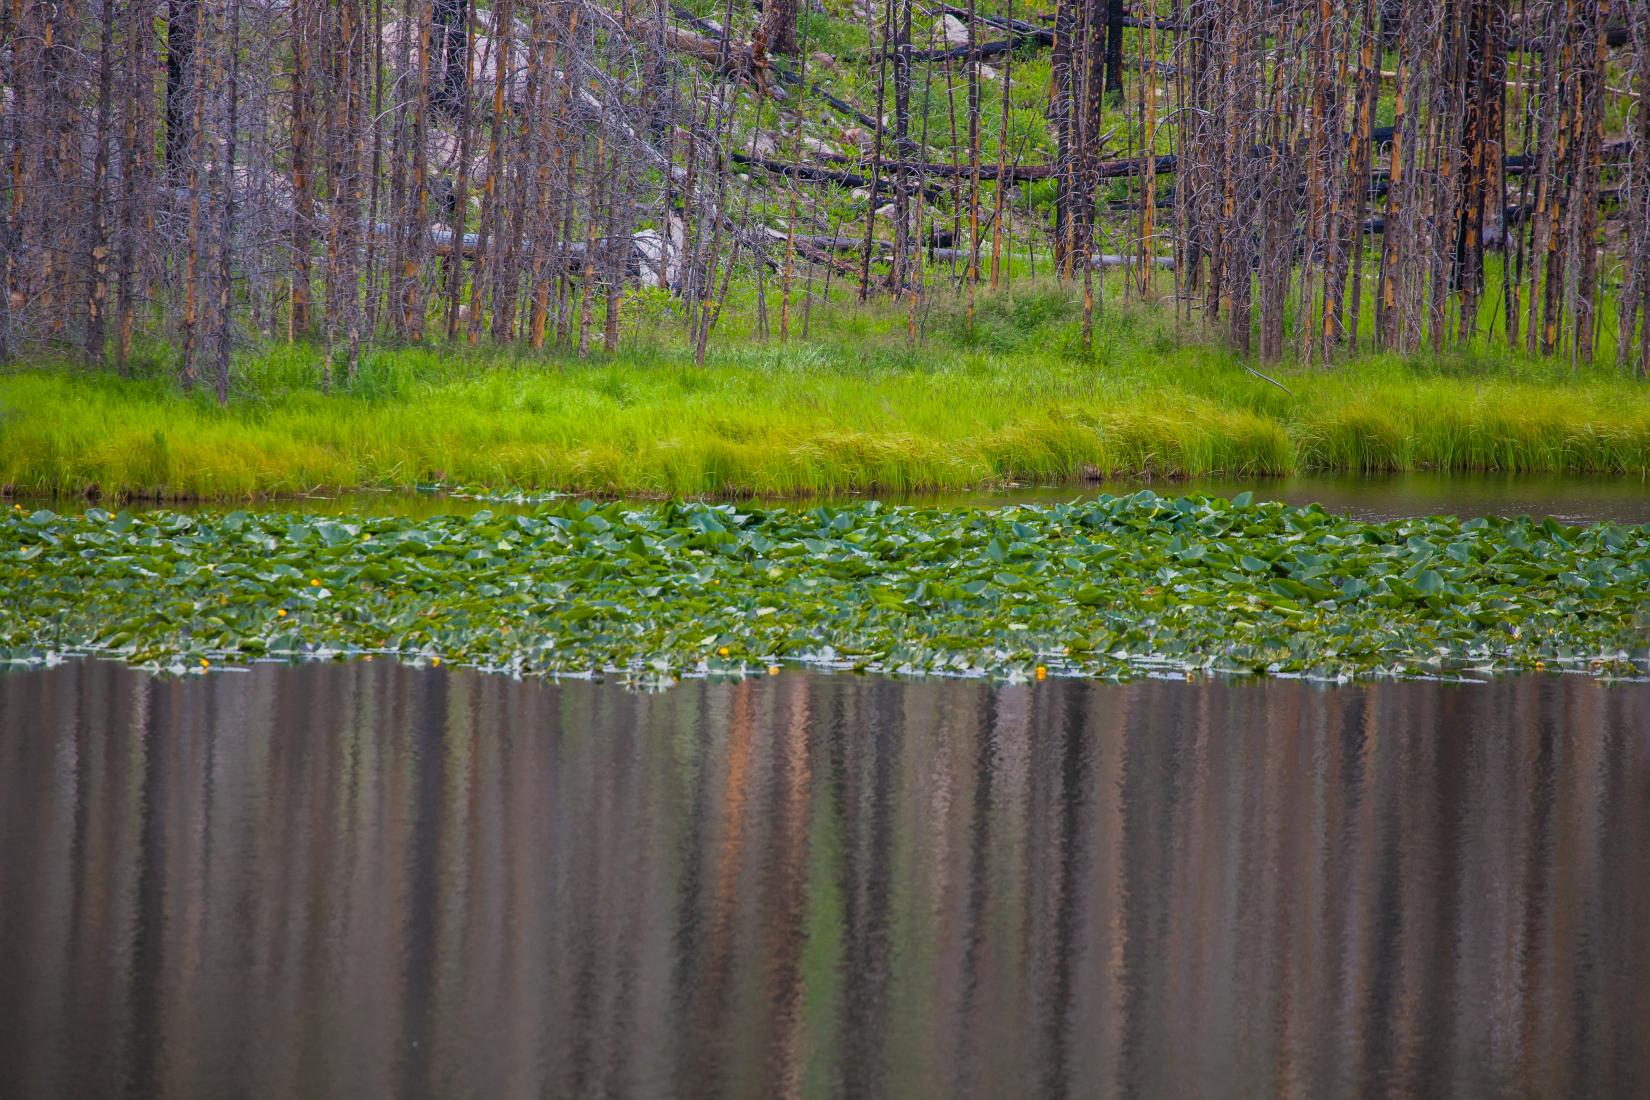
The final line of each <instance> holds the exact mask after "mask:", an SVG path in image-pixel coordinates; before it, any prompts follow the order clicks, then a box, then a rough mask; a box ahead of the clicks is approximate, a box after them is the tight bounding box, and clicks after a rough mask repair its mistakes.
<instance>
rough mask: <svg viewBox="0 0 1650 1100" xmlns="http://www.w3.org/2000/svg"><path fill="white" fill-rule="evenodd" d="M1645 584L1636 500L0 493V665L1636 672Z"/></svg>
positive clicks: (621, 671)
mask: <svg viewBox="0 0 1650 1100" xmlns="http://www.w3.org/2000/svg"><path fill="white" fill-rule="evenodd" d="M1647 581H1650V526H1640V527H1622V526H1614V525H1607V524H1601V525H1596V526H1592V527H1587V528H1575V527H1565V526H1562V525H1560V524H1556V523H1554V522H1552V521H1550V520H1549V521H1546V522H1543V523H1535V522H1533V521H1531V520H1528V519H1519V520H1484V519H1476V520H1470V521H1466V522H1463V521H1460V520H1456V519H1446V518H1434V519H1416V520H1404V521H1400V522H1396V523H1386V524H1368V523H1361V522H1358V521H1355V520H1350V519H1345V518H1340V517H1336V516H1331V515H1329V514H1328V513H1325V512H1324V511H1322V510H1321V509H1318V508H1316V507H1308V508H1291V507H1288V506H1285V505H1281V504H1253V503H1249V502H1248V501H1247V500H1245V499H1241V498H1240V499H1237V500H1234V501H1231V502H1226V501H1221V500H1215V501H1209V500H1200V499H1196V498H1187V497H1183V498H1176V499H1167V498H1162V497H1158V496H1155V495H1153V494H1152V493H1150V492H1141V493H1137V494H1133V495H1131V496H1127V497H1121V498H1117V497H1102V498H1100V499H1098V500H1095V501H1090V502H1087V503H1083V504H1061V505H1055V506H1052V507H1010V508H1003V509H992V510H971V509H917V508H906V507H896V508H888V507H881V506H879V505H877V504H876V503H867V504H859V505H855V506H853V507H849V508H842V509H832V508H811V509H801V508H797V509H788V508H779V509H743V510H741V509H736V508H735V507H734V506H732V505H720V506H710V505H694V504H690V505H686V506H683V505H678V504H674V503H671V504H660V505H650V506H644V507H635V508H627V507H624V506H621V505H619V504H606V505H595V504H593V503H592V502H590V501H579V502H558V503H556V504H553V505H546V506H542V507H540V508H538V509H536V510H535V511H533V512H532V513H529V514H520V515H510V516H495V515H492V514H489V513H486V512H482V513H477V514H476V515H473V516H469V517H461V516H442V517H431V518H427V519H423V520H413V519H406V518H401V517H388V516H380V517H374V518H370V519H365V520H361V521H359V522H340V521H336V520H331V519H325V518H317V517H313V516H301V515H293V514H282V513H278V512H267V513H248V512H232V513H228V514H223V513H216V514H214V513H203V514H198V515H183V514H178V513H167V512H145V513H141V514H137V515H134V514H132V513H129V512H122V513H120V514H118V515H116V514H111V513H110V512H109V511H107V510H104V509H91V510H88V511H86V512H84V513H81V514H78V515H56V514H53V513H52V512H50V511H46V510H38V511H35V512H32V513H31V512H28V511H26V510H24V509H22V508H20V507H16V506H14V507H12V508H7V509H4V510H3V512H0V586H3V587H4V590H5V591H6V592H7V593H8V594H9V598H8V600H7V601H6V604H5V606H4V607H3V608H0V665H3V664H4V663H8V662H12V663H15V662H24V663H30V662H38V661H41V660H45V659H48V658H50V657H52V656H55V655H60V654H64V653H71V654H72V653H88V654H95V655H101V656H109V657H116V658H121V659H125V660H128V661H132V662H135V663H138V664H145V665H151V666H159V667H162V668H170V669H174V670H176V671H200V670H204V669H210V668H213V667H217V666H219V665H221V664H223V663H224V662H226V661H227V662H231V663H233V662H239V661H245V660H249V659H256V658H265V657H278V658H288V659H297V658H322V659H325V658H328V657H333V656H349V655H356V656H367V655H372V654H382V655H386V656H393V657H397V658H400V659H405V660H414V661H437V660H439V661H446V662H451V663H456V664H466V665H473V666H476V667H479V668H485V669H495V670H500V671H508V672H512V673H519V674H538V673H550V674H590V673H595V674H601V675H612V676H618V677H622V678H632V679H640V680H648V681H660V680H663V681H668V680H670V679H671V678H673V677H676V676H680V675H682V674H684V673H694V672H727V673H733V674H741V673H747V672H753V671H754V672H761V671H763V670H764V669H769V668H777V667H778V666H779V665H780V664H782V663H797V664H804V665H816V666H824V667H830V668H859V669H866V670H874V671H884V672H915V673H930V674H932V673H938V674H956V673H986V674H993V675H1008V676H1013V675H1026V676H1037V675H1042V674H1055V675H1060V674H1069V675H1083V676H1108V677H1129V676H1134V675H1139V674H1141V673H1142V672H1147V671H1153V670H1176V671H1181V672H1186V673H1193V674H1196V673H1202V672H1210V673H1221V674H1249V673H1257V672H1259V673H1297V674H1305V675H1312V676H1319V677H1326V678H1343V677H1349V676H1363V675H1372V674H1373V675H1396V676H1405V675H1429V676H1430V675H1449V674H1461V673H1468V672H1469V671H1470V672H1471V673H1481V672H1488V671H1494V670H1501V669H1518V668H1541V667H1544V666H1547V667H1562V668H1570V669H1576V670H1589V671H1592V672H1595V673H1597V674H1600V675H1608V676H1643V675H1645V674H1646V671H1647V666H1646V665H1645V663H1644V662H1645V656H1646V653H1645V643H1646V640H1647V638H1650V620H1646V618H1645V615H1646V609H1645V603H1644V592H1645V586H1646V583H1647ZM1039 670H1041V671H1039Z"/></svg>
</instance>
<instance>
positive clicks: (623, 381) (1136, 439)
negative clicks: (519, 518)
mask: <svg viewBox="0 0 1650 1100" xmlns="http://www.w3.org/2000/svg"><path fill="white" fill-rule="evenodd" d="M993 311H996V312H993ZM1061 316H1062V315H1061V314H1060V313H1059V312H1058V310H1057V309H1054V308H1046V309H1044V308H1041V307H1040V306H1039V302H1038V301H1037V300H1035V299H1033V300H1030V301H1029V302H1027V301H1024V300H1022V301H1019V302H1018V303H1016V302H1013V301H1010V302H1008V303H1006V304H1004V303H1001V302H996V303H994V302H987V303H986V306H985V307H983V308H982V313H981V316H980V318H979V319H978V321H977V327H976V329H975V330H974V331H973V335H972V336H969V335H966V334H960V333H958V332H956V331H952V330H945V329H941V328H939V327H938V326H936V330H935V331H934V332H931V333H930V335H929V337H928V341H927V343H926V344H925V345H924V346H922V347H921V348H918V349H917V350H914V351H913V350H908V349H907V348H906V347H905V345H904V340H903V331H902V324H901V322H900V320H899V319H898V318H888V317H884V316H880V315H877V316H873V317H871V318H869V319H867V318H864V317H860V316H857V315H854V314H852V313H851V312H844V313H843V314H840V315H837V316H835V317H828V318H827V317H822V318H819V319H816V323H815V330H816V332H822V331H830V332H831V333H832V335H831V338H830V340H829V341H828V342H820V341H817V340H816V341H815V342H811V343H792V344H790V345H787V346H779V345H776V344H768V345H766V346H763V345H759V344H755V343H752V342H750V341H749V340H748V339H747V338H746V337H743V336H739V337H738V338H737V339H736V342H735V343H734V345H733V346H730V347H728V348H725V349H722V350H716V351H714V352H713V354H712V356H711V359H710V361H709V362H708V363H707V364H706V365H705V366H703V367H696V366H694V365H693V363H692V361H691V358H690V357H689V356H687V355H686V354H685V353H684V352H683V351H682V350H681V349H680V348H678V347H673V346H670V345H668V344H664V345H659V346H656V347H652V348H651V350H650V349H649V347H648V346H646V345H645V342H642V341H637V343H638V345H639V347H640V350H635V351H631V352H627V353H626V354H624V355H623V356H621V357H619V358H615V359H610V360H605V361H603V360H590V361H579V360H573V361H558V360H554V359H548V358H522V357H517V356H510V355H506V354H504V353H500V352H495V351H477V350H462V349H461V350H456V351H455V350H452V349H446V350H441V349H419V348H407V349H400V350H393V351H384V352H377V353H374V354H372V355H370V356H369V357H368V358H367V359H366V360H365V362H364V364H363V366H362V369H361V372H360V375H359V376H358V378H357V379H356V380H355V381H354V382H353V383H352V384H350V385H349V386H347V387H342V386H340V387H335V388H334V391H333V392H332V393H330V394H323V393H321V392H320V391H319V386H318V366H317V362H318V358H317V355H316V354H315V353H314V351H313V350H312V349H307V348H303V347H296V348H288V347H279V348H274V349H271V350H267V351H264V352H261V353H259V354H257V355H255V356H251V357H249V358H247V359H245V360H243V361H241V362H240V363H238V364H237V374H236V389H235V394H234V398H233V400H232V401H231V402H230V404H229V406H228V408H226V409H219V408H218V407H217V406H216V405H215V404H213V402H212V400H211V398H210V396H209V395H206V394H194V395H185V394H183V393H180V392H179V391H178V389H177V388H176V386H175V384H173V383H172V382H171V381H170V379H168V378H165V377H164V376H163V375H164V372H163V371H157V377H154V378H149V379H144V378H141V377H140V378H137V379H134V380H121V379H117V378H111V377H107V376H103V377H93V376H89V375H85V374H79V373H76V372H74V371H73V370H70V369H67V368H60V369H52V368H47V367H34V368H27V369H25V368H14V369H12V370H11V371H10V372H9V373H3V374H0V486H4V487H6V488H7V490H8V491H10V492H12V493H15V494H17V495H19V496H51V495H79V494H82V493H85V492H87V491H93V492H97V493H101V494H102V496H103V497H105V498H106V499H113V500H118V499H122V498H126V497H142V498H159V499H207V500H239V499H247V498H251V497H258V496H282V495H291V494H297V493H305V492H315V491H322V492H340V491H347V490H351V489H369V488H370V489H382V488H412V487H415V486H419V485H428V484H430V483H434V482H442V483H446V484H450V485H463V486H469V487H475V488H485V489H494V490H522V489H528V490H563V491H569V492H578V493H591V494H598V495H614V496H617V495H625V496H632V497H637V496H657V497H680V496H699V495H728V496H739V495H754V496H763V497H804V496H810V495H826V494H842V493H851V492H886V493H901V492H912V491H945V490H963V489H973V488H979V487H987V486H994V485H1001V484H1004V483H1008V482H1021V483H1024V482H1037V483H1055V482H1071V481H1075V480H1078V479H1081V478H1084V477H1108V478H1120V477H1121V478H1126V477H1133V476H1139V475H1154V476H1180V475H1186V476H1196V475H1204V474H1225V475H1231V476H1256V475H1259V476H1265V475H1284V474H1290V473H1296V472H1302V471H1308V470H1338V471H1370V472H1373V471H1389V470H1419V469H1435V470H1496V471H1532V472H1533V471H1543V472H1561V471H1570V472H1581V473H1590V474H1605V475H1630V476H1634V477H1640V478H1643V477H1646V476H1647V475H1650V387H1646V386H1645V385H1643V384H1639V383H1635V382H1633V381H1631V380H1627V379H1623V378H1620V377H1618V376H1614V375H1611V374H1608V373H1606V372H1604V371H1602V370H1600V371H1597V372H1593V373H1583V374H1580V375H1574V374H1572V373H1571V372H1570V371H1569V369H1568V368H1567V367H1565V366H1563V365H1561V364H1555V363H1552V362H1550V361H1547V362H1543V361H1536V360H1529V361H1524V360H1519V361H1513V362H1508V361H1505V360H1491V359H1482V358H1475V357H1473V356H1471V355H1456V356H1452V357H1446V358H1429V359H1421V360H1405V359H1400V358H1398V357H1394V356H1364V357H1362V358H1357V359H1353V360H1350V361H1348V362H1346V363H1343V364H1338V365H1337V366H1336V367H1335V368H1334V369H1332V370H1320V369H1311V368H1279V370H1278V371H1276V372H1270V371H1269V373H1273V374H1274V377H1275V378H1276V380H1277V381H1278V382H1280V383H1281V384H1282V386H1283V387H1286V388H1287V390H1288V392H1285V391H1284V389H1282V388H1279V386H1276V385H1273V384H1271V383H1269V382H1268V381H1264V380H1262V379H1261V378H1259V377H1257V376H1256V375H1255V374H1254V373H1252V372H1251V371H1249V370H1248V369H1246V368H1245V366H1244V365H1243V364H1242V363H1240V362H1238V361H1236V360H1234V359H1232V358H1231V357H1230V356H1228V355H1226V354H1225V353H1223V352H1220V351H1218V350H1216V349H1214V348H1211V347H1208V346H1203V345H1197V344H1185V343H1181V342H1177V341H1176V340H1175V339H1174V338H1173V337H1172V336H1171V335H1169V334H1167V333H1165V332H1164V331H1163V330H1162V328H1161V325H1162V323H1163V322H1162V320H1161V317H1160V316H1148V317H1147V318H1146V319H1144V320H1142V319H1139V318H1137V317H1134V316H1132V315H1130V314H1128V313H1126V312H1123V311H1114V313H1112V314H1108V315H1107V316H1106V317H1105V318H1104V319H1103V320H1102V324H1101V326H1100V328H1099V330H1098V331H1097V333H1096V337H1095V345H1094V349H1093V350H1092V351H1087V350H1085V351H1082V352H1073V350H1072V341H1073V340H1074V339H1075V336H1074V334H1073V332H1072V330H1071V327H1070V325H1069V323H1067V322H1065V321H1062V320H1060V319H1059V318H1060V317H1061ZM1051 318H1052V319H1051ZM1027 349H1033V350H1027Z"/></svg>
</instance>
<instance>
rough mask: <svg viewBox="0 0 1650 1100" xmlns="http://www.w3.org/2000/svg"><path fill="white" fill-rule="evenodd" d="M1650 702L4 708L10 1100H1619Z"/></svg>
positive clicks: (988, 695) (1582, 691) (370, 674)
mask: <svg viewBox="0 0 1650 1100" xmlns="http://www.w3.org/2000/svg"><path fill="white" fill-rule="evenodd" d="M1647 1088H1650V685H1645V684H1631V685H1617V686H1604V685H1601V684H1599V683H1598V682H1596V681H1593V680H1591V679H1588V678H1584V677H1564V676H1544V677H1526V678H1510V679H1503V680H1498V681H1494V682H1492V683H1489V684H1485V685H1443V684H1437V683H1417V682H1404V683H1374V684H1366V685H1354V686H1347V687H1337V688H1321V687H1313V686H1309V685H1306V684H1303V683H1301V682H1297V681H1284V680H1270V681H1262V682H1254V683H1224V682H1213V683H1200V684H1185V683H1178V682H1173V683H1171V682H1164V681H1145V682H1140V683H1135V684H1130V685H1125V686H1112V685H1103V684H1097V683H1088V682H1081V681H1058V682H1056V681H1049V682H1046V683H1041V684H1033V685H1018V686H1003V685H991V684H987V683H981V682H955V681H950V682H938V681H896V680H889V679H879V678H869V677H855V676H849V675H838V676H815V675H807V674H802V673H786V674H783V675H780V676H777V677H772V678H767V677H763V678H759V679H753V680H746V681H737V682H734V681H722V682H706V681H697V682H689V683H687V684H685V685H683V686H680V687H677V688H675V689H673V690H671V691H668V692H664V693H662V694H657V695H648V694H642V693H637V692H630V691H625V690H623V689H620V688H616V687H612V686H603V685H596V684H590V683H583V682H579V683H563V684H546V683H523V682H517V681H512V680H510V679H507V678H505V677H501V676H488V675H483V674H477V673H468V672H449V671H447V670H428V669H426V670H419V669H412V668H408V667H403V666H398V665H392V664H386V663H383V662H378V663H348V664H337V665H309V666H300V667H286V666H275V665H259V666H254V667H253V668H252V669H251V670H249V671H243V672H226V673H221V674H217V675H213V676H209V677H203V678H190V679H187V680H157V679H154V678H151V677H150V676H148V675H146V674H143V673H140V672H137V671H133V670H131V669H129V668H126V667H124V666H119V665H114V664H109V663H99V662H78V663H70V664H67V665H63V666H60V667H57V668H54V669H49V670H35V671H28V672H20V673H15V674H10V675H6V676H0V1095H4V1096H7V1097H11V1098H17V1097H61V1096H96V1095H113V1094H116V1093H125V1094H128V1095H161V1094H164V1095H167V1096H171V1097H221V1096H231V1095H233V1096H298V1095H303V1096H323V1095H327V1096H351V1097H365V1096H405V1097H423V1096H463V1095H470V1096H479V1097H506V1096H527V1095H533V1096H598V1095H600V1096H638V1097H663V1096H672V1095H680V1096H751V1097H769V1096H781V1095H800V1096H844V1097H872V1096H890V1097H925V1096H932V1097H952V1096H979V1097H1008V1096H1068V1095H1069V1096H1085V1097H1088V1096H1123V1095H1128V1096H1163V1097H1177V1098H1178V1097H1197V1096H1274V1095H1294V1096H1305V1097H1331V1096H1351V1095H1357V1096H1363V1095H1416V1094H1438V1095H1454V1096H1499V1095H1509V1096H1511V1095H1519V1096H1526V1095H1541V1096H1623V1097H1625V1096H1631V1095H1641V1096H1642V1095H1645V1094H1646V1089H1647Z"/></svg>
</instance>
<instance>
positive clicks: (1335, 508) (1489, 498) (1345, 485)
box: [39, 473, 1650, 523]
mask: <svg viewBox="0 0 1650 1100" xmlns="http://www.w3.org/2000/svg"><path fill="white" fill-rule="evenodd" d="M1141 489H1151V490H1153V491H1154V492H1157V493H1159V494H1160V495H1163V496H1185V495H1187V494H1191V493H1197V494H1202V495H1204V496H1220V497H1227V498H1231V497H1234V496H1236V495H1237V494H1239V493H1242V492H1249V493H1253V494H1254V495H1255V499H1256V500H1281V501H1284V502H1286V503H1289V504H1313V503H1316V504H1321V505H1323V506H1324V508H1325V509H1327V510H1328V511H1331V512H1336V513H1339V514H1342V515H1348V516H1352V517H1353V518H1355V519H1362V520H1370V521H1383V520H1391V519H1404V518H1408V517H1410V516H1429V515H1453V516H1461V517H1463V518H1465V517H1470V516H1490V515H1497V516H1521V515H1529V516H1534V517H1536V518H1537V519H1540V518H1543V517H1545V516H1552V517H1553V518H1554V519H1557V520H1560V521H1562V522H1564V523H1603V522H1611V523H1650V482H1646V481H1645V480H1644V479H1643V478H1638V477H1599V476H1591V477H1583V476H1566V475H1562V474H1471V473H1450V474H1438V473H1410V474H1374V475H1356V474H1300V475H1297V476H1294V477H1283V478H1193V479H1191V480H1175V481H1165V480H1162V479H1159V480H1156V481H1138V480H1136V481H1114V482H1100V483H1083V484H1074V485H1020V486H1015V487H1013V488H1008V489H991V490H980V491H977V492H971V493H942V494H934V493H922V494H903V495H902V494H889V493H872V494H867V495H861V496H844V497H836V498H826V500H825V503H836V504H852V503H855V502H858V501H864V500H869V499H877V500H882V501H886V502H888V503H890V504H917V505H923V506H927V507H943V508H958V507H962V508H1000V507H1002V506H1003V505H1005V504H1058V503H1060V502H1062V501H1069V500H1082V499H1086V498H1090V497H1095V496H1098V495H1100V494H1101V493H1111V494H1113V495H1121V494H1124V493H1134V492H1138V491H1139V490H1141ZM39 503H40V504H42V505H44V506H47V507H50V508H53V509H55V510H57V511H75V510H78V509H83V508H86V507H88V506H89V505H88V502H86V501H84V500H80V499H78V498H68V499H62V500H54V501H42V502H39ZM763 503H767V504H773V505H785V506H789V507H808V506H810V505H811V504H813V503H818V502H817V501H812V500H773V501H765V502H763ZM98 506H99V507H106V508H110V509H114V508H117V507H119V505H115V504H111V503H108V502H103V503H100V504H99V505H98ZM246 506H247V507H256V508H261V509H265V510H276V511H294V512H311V513H317V514H323V515H344V516H361V515H398V516H407V517H410V518H413V519H423V518H427V517H429V516H438V515H449V514H459V515H467V514H469V513H471V512H476V511H479V510H481V509H483V508H486V509H488V510H490V511H494V512H508V511H516V510H525V509H527V508H530V507H533V505H532V504H523V503H518V504H511V503H508V502H500V501H481V500H475V499H472V498H469V497H463V496H448V495H444V494H440V493H348V494H344V495H342V496H307V497H293V498H281V499H277V500H265V501H258V502H254V503H252V504H249V505H246ZM126 507H128V508H132V509H134V510H142V509H146V508H156V507H163V508H171V509H181V510H184V511H194V510H207V511H224V510H227V509H230V508H233V507H234V505H233V504H212V505H190V504H181V505H180V504H162V505H157V504H152V503H149V504H146V503H143V502H134V503H132V504H128V505H126Z"/></svg>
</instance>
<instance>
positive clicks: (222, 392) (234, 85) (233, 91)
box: [215, 0, 241, 405]
mask: <svg viewBox="0 0 1650 1100" xmlns="http://www.w3.org/2000/svg"><path fill="white" fill-rule="evenodd" d="M240 50H241V0H229V46H228V53H229V91H228V94H229V103H228V107H227V110H226V114H227V115H228V118H227V120H226V123H225V126H224V153H223V166H222V168H221V169H220V172H221V174H222V178H223V184H222V187H223V230H222V234H223V239H222V240H221V241H219V242H218V349H217V350H218V355H217V370H216V371H215V375H216V378H215V381H216V383H217V386H216V395H217V398H218V404H219V405H227V404H229V353H230V350H231V346H232V344H233V342H234V331H235V330H234V318H233V316H232V314H231V312H230V306H231V304H232V303H233V301H234V293H233V290H234V281H233V279H232V278H231V271H232V268H233V264H234V253H235V135H236V131H237V128H238V127H239V125H240V117H239V109H240V96H241V82H240V77H241V61H240Z"/></svg>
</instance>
